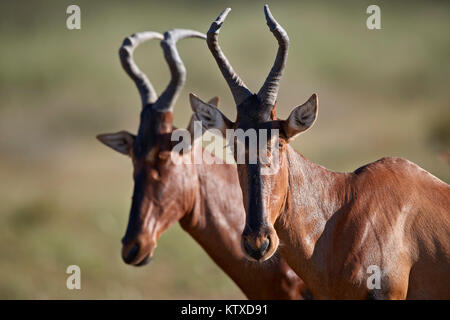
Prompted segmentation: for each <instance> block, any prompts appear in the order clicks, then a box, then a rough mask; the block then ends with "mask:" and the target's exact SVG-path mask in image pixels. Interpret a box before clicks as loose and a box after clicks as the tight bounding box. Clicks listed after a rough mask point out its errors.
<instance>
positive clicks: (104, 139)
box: [97, 131, 136, 156]
mask: <svg viewBox="0 0 450 320" xmlns="http://www.w3.org/2000/svg"><path fill="white" fill-rule="evenodd" d="M97 139H98V140H99V141H100V142H101V143H103V144H105V145H107V146H108V147H110V148H111V149H113V150H116V151H117V152H120V153H122V154H124V155H127V156H128V155H130V154H131V150H132V149H133V144H134V140H135V139H136V136H135V135H134V134H131V133H129V132H127V131H120V132H116V133H104V134H99V135H98V136H97Z"/></svg>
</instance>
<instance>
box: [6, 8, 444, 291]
mask: <svg viewBox="0 0 450 320" xmlns="http://www.w3.org/2000/svg"><path fill="white" fill-rule="evenodd" d="M265 2H269V4H270V5H271V9H272V12H273V14H274V15H275V17H276V18H277V19H278V21H279V22H280V23H281V24H282V25H283V26H284V27H285V29H286V30H287V31H288V33H289V36H290V39H291V46H290V51H289V59H288V64H287V70H286V72H285V76H284V78H283V80H282V84H281V89H280V94H279V99H278V115H279V116H280V117H286V116H287V115H288V114H289V111H290V110H291V108H293V107H294V106H296V105H299V104H301V103H303V102H304V101H305V100H306V99H307V98H308V97H309V96H310V94H311V93H313V92H317V93H318V95H319V97H320V112H319V117H318V121H317V122H316V125H315V126H314V128H313V129H312V130H310V131H308V132H307V133H305V134H304V135H302V136H301V137H300V138H298V139H296V140H295V142H294V147H295V148H296V149H297V150H299V151H300V152H301V153H303V154H304V155H305V156H306V157H307V158H309V159H311V160H313V161H315V162H317V163H320V164H322V165H324V166H326V167H328V168H330V169H333V170H337V171H353V170H354V169H356V168H357V167H359V166H360V165H362V164H364V163H368V162H371V161H374V160H377V159H379V158H381V157H382V156H386V155H391V156H400V157H405V158H408V159H409V160H411V161H413V162H415V163H417V164H418V165H420V166H421V167H423V168H424V169H426V170H428V171H430V172H431V173H433V174H434V175H436V176H437V177H439V178H441V179H442V180H444V181H445V182H447V183H448V182H449V181H450V170H449V165H448V162H447V161H448V158H449V157H448V156H446V154H447V155H448V152H449V150H450V149H449V146H450V102H449V96H450V90H449V84H450V81H449V80H450V59H449V58H450V37H449V30H450V19H449V16H450V15H449V13H450V2H448V1H420V2H419V1H417V2H415V1H339V2H338V1H326V2H325V1H312V0H310V1H298V0H297V1H277V2H275V1H265ZM374 3H376V4H378V5H379V6H380V7H381V22H382V30H376V31H370V30H368V29H367V28H366V25H365V23H366V18H367V16H368V15H367V14H366V8H367V6H368V5H370V4H374ZM70 4H78V5H79V6H80V7H81V30H73V31H70V30H67V28H66V18H67V14H66V8H67V6H68V5H70ZM263 4H264V2H263V1H245V2H244V1H226V2H225V1H223V2H220V1H200V0H198V1H170V2H169V1H164V2H163V1H160V2H155V1H145V2H144V1H126V2H125V1H95V2H94V1H2V2H1V4H0V12H1V13H0V17H1V19H0V39H1V43H2V45H1V46H2V48H1V50H0V179H1V184H0V203H1V205H0V254H1V258H0V298H8V299H15V298H23V299H36V298H37V299H46V298H62V299H71V298H117V299H120V298H167V299H170V298H188V299H189V298H192V299H195V298H206V299H208V298H237V299H240V298H243V297H244V296H243V294H242V293H241V292H240V291H239V289H237V287H236V286H235V285H234V284H233V283H232V281H231V280H229V279H228V278H227V277H226V276H225V275H224V274H223V273H222V272H221V271H220V269H219V268H218V267H217V266H215V265H214V264H213V263H212V262H211V260H210V259H209V258H208V257H207V255H206V254H205V253H204V252H203V251H202V250H201V249H200V247H199V246H198V245H197V244H196V243H195V242H194V241H193V240H192V239H191V238H190V237H189V236H188V235H187V234H186V233H184V232H183V231H182V230H181V228H180V227H179V226H178V225H176V226H173V227H172V228H170V229H169V231H167V232H166V234H164V235H163V236H162V238H161V239H160V241H159V244H158V249H157V250H156V252H155V257H154V260H153V261H152V262H151V263H150V264H149V265H148V266H146V267H143V268H134V267H130V266H127V265H125V264H124V263H123V262H122V260H121V258H120V249H121V244H120V239H121V237H122V236H123V234H124V231H125V228H126V223H127V219H128V210H129V206H130V197H131V192H132V176H131V174H132V172H131V163H130V160H129V159H127V158H126V157H123V156H120V155H118V154H117V153H114V152H112V151H111V150H109V149H108V148H106V147H104V146H102V145H100V143H98V142H97V141H96V139H95V135H96V134H98V133H104V132H112V131H118V130H121V129H126V130H129V131H132V132H135V131H136V128H137V125H138V119H139V118H138V114H139V108H140V100H139V96H138V93H137V91H136V88H135V87H134V84H133V83H132V82H131V81H130V79H129V78H128V77H127V76H126V75H125V73H124V72H123V71H122V69H121V67H120V64H119V59H118V54H117V51H118V48H119V46H120V44H121V42H122V40H123V38H124V37H125V36H128V35H130V34H132V33H134V32H137V31H144V30H154V31H160V32H164V31H166V30H168V29H171V28H175V27H177V28H192V29H196V30H199V31H203V32H206V30H207V29H208V28H209V25H210V23H211V21H212V20H213V19H215V18H216V16H217V15H218V14H219V13H220V12H221V10H223V9H224V8H225V7H227V6H231V7H232V8H233V11H232V12H231V14H230V15H229V17H228V19H227V21H226V24H225V26H224V28H223V30H222V32H221V40H220V41H221V45H222V48H223V49H224V51H225V52H226V54H227V56H228V58H229V59H230V61H231V62H232V64H233V66H234V68H235V69H236V70H237V71H238V73H239V74H240V75H241V76H242V78H243V79H244V80H245V81H246V83H247V85H248V86H249V87H250V88H253V90H257V89H258V88H259V86H260V85H261V84H262V82H263V81H264V79H265V77H266V75H267V72H268V71H269V68H270V67H271V64H272V62H273V59H274V56H275V53H276V48H277V47H276V41H275V40H274V38H273V36H272V35H271V34H270V32H269V31H268V30H267V26H266V24H265V20H264V14H263ZM178 48H179V50H180V53H181V56H182V58H183V59H184V62H185V65H186V67H187V70H188V81H187V84H186V87H185V89H184V90H183V93H182V95H181V97H180V99H179V101H178V103H177V106H176V109H175V124H176V125H177V126H179V127H185V126H186V125H187V123H188V120H189V117H190V114H191V111H190V108H189V105H188V93H189V92H195V93H196V94H198V95H199V96H200V97H203V98H205V99H207V98H209V97H212V96H214V95H220V96H221V97H222V109H223V110H224V113H225V114H227V115H228V116H229V117H230V118H231V119H234V117H235V110H234V105H233V102H232V97H231V95H230V92H229V90H228V88H227V86H226V84H225V81H224V80H223V78H222V77H221V74H220V72H219V70H218V68H217V67H216V65H215V62H214V60H213V58H212V57H211V55H210V53H209V51H208V50H207V48H206V45H205V43H204V42H202V41H201V40H198V39H191V40H184V41H182V42H180V43H179V45H178ZM135 56H136V60H137V62H138V63H139V65H140V66H141V67H142V69H143V70H145V71H146V73H147V74H148V75H149V78H150V79H151V81H152V82H153V84H154V85H155V87H156V89H157V90H158V92H161V91H162V90H163V89H164V88H165V86H166V85H167V83H168V80H169V72H168V69H167V66H166V64H165V62H164V59H163V55H162V51H161V49H160V46H159V44H158V43H157V42H150V43H148V44H145V45H143V46H142V47H141V48H139V50H137V52H136V55H135ZM70 264H76V265H79V266H80V267H81V271H82V290H78V291H77V290H73V291H70V290H67V289H66V277H67V274H66V273H65V270H66V267H67V266H68V265H70Z"/></svg>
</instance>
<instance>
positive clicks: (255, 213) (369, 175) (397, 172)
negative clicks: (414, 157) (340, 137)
mask: <svg viewBox="0 0 450 320" xmlns="http://www.w3.org/2000/svg"><path fill="white" fill-rule="evenodd" d="M229 10H230V9H227V10H225V11H224V12H222V14H221V15H220V16H219V17H218V18H217V20H216V21H215V22H213V23H212V25H211V28H210V29H209V31H208V34H207V43H208V46H209V49H210V51H211V52H212V55H213V56H214V58H215V60H216V62H217V64H218V66H219V69H220V70H221V72H222V74H223V76H224V78H225V80H226V81H227V82H228V85H229V87H230V90H231V92H232V94H233V97H234V100H235V103H236V107H237V119H236V121H235V122H232V121H230V120H229V119H227V118H226V117H225V116H224V115H223V114H222V113H221V112H220V111H219V110H218V109H217V108H216V107H214V106H213V105H211V104H208V103H204V102H202V101H201V100H200V99H198V98H197V97H196V96H194V95H191V104H192V107H193V110H194V112H195V115H196V117H197V119H198V120H202V121H203V125H204V126H205V127H206V128H216V129H220V131H221V132H225V131H226V129H237V128H240V129H243V130H246V129H278V130H279V143H278V144H276V146H275V148H272V149H270V145H271V144H270V143H268V145H267V147H266V148H265V149H264V148H260V150H261V149H264V150H266V152H265V153H264V156H265V158H266V159H268V161H267V162H265V163H263V161H261V159H260V158H261V156H260V155H259V154H258V155H257V157H258V158H257V162H256V163H255V164H248V163H246V164H239V163H238V165H237V169H238V175H239V181H240V185H241V188H242V194H243V199H244V207H245V211H246V225H245V229H244V231H243V234H242V248H243V250H244V251H245V253H246V256H247V257H248V258H249V259H251V260H257V261H265V260H267V259H269V258H270V257H271V256H272V255H273V254H274V253H275V252H276V250H277V248H278V247H279V248H280V250H279V251H280V253H281V256H282V257H283V258H285V259H286V261H287V262H288V264H289V265H290V266H291V267H292V268H293V269H294V271H295V272H296V273H297V274H298V275H299V276H300V277H301V278H302V279H303V280H304V281H305V284H306V286H307V287H308V288H310V289H311V291H312V293H313V295H314V296H315V297H318V298H325V299H330V298H331V299H335V298H338V299H365V298H376V299H405V298H408V299H417V298H419V299H421V298H427V299H449V298H450V263H449V262H450V261H449V260H450V216H449V211H450V187H449V185H448V184H446V183H444V182H442V181H441V180H439V179H438V178H436V177H434V176H433V175H431V174H430V173H428V172H426V171H425V170H423V169H421V168H420V167H418V166H417V165H415V164H413V163H411V162H409V161H408V160H405V159H400V158H383V159H380V160H378V161H376V162H373V163H370V164H368V165H365V166H363V167H361V168H359V169H357V170H356V171H354V172H352V173H338V172H333V171H329V170H327V169H326V168H324V167H322V166H319V165H317V164H314V163H312V162H311V161H309V160H307V159H305V158H304V157H303V156H302V155H301V154H299V153H297V152H296V151H295V150H294V149H293V148H292V147H290V146H289V144H288V143H289V142H290V141H291V140H292V139H293V138H294V137H296V136H297V135H298V134H300V133H301V132H304V131H305V130H307V129H308V128H310V127H311V126H312V125H313V123H314V121H315V119H316V115H317V104H318V101H317V96H316V95H315V94H314V95H313V96H312V97H311V98H310V99H309V100H308V101H307V102H306V103H304V104H303V105H301V106H299V107H296V108H295V109H294V110H293V111H292V112H291V114H290V115H289V117H288V118H287V120H279V119H277V118H276V115H275V102H276V97H277V93H278V88H279V82H280V79H281V74H282V71H283V69H284V66H285V63H286V58H287V49H288V45H289V38H288V36H287V33H286V32H285V30H283V28H282V27H281V26H280V25H279V24H278V23H277V22H276V21H275V19H274V18H273V16H272V15H271V13H270V11H269V9H268V7H267V6H266V7H265V16H266V20H267V25H268V26H269V28H270V31H271V32H272V33H273V34H274V36H275V38H276V39H277V41H278V45H279V48H278V53H277V56H276V59H275V62H274V65H273V67H272V69H271V71H270V73H269V75H268V77H267V79H266V81H265V83H264V84H263V86H262V88H261V89H260V90H259V92H258V94H252V93H251V92H250V91H249V89H247V87H246V86H245V84H244V83H243V81H242V80H241V79H240V78H239V76H238V75H237V74H236V73H235V72H234V70H233V68H232V67H231V65H230V63H229V62H228V60H227V59H226V57H225V55H224V54H223V53H222V50H221V48H220V47H219V45H218V33H219V30H220V27H221V26H222V24H223V21H224V19H225V17H226V16H227V14H228V12H229ZM258 132H259V131H258ZM259 134H260V133H259ZM235 141H236V139H235ZM245 148H246V149H245V151H246V153H247V154H248V152H249V151H248V150H249V149H248V148H249V146H248V144H247V145H246V146H245ZM267 150H269V151H267ZM274 151H276V152H278V154H279V156H278V159H277V160H274V157H273V156H272V153H273V152H274ZM235 157H236V153H235ZM270 166H274V167H278V171H277V172H276V174H273V175H264V174H262V172H263V169H265V168H266V167H270ZM275 230H276V231H275ZM280 243H282V244H283V245H282V246H279V244H280ZM374 268H379V269H378V270H379V276H380V279H379V284H380V286H379V287H378V288H373V286H369V282H370V284H371V285H373V284H374V283H373V282H371V281H372V280H373V279H371V278H370V277H371V272H372V270H375V269H374ZM373 272H375V271H373ZM369 280H370V281H369Z"/></svg>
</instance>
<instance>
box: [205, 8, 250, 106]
mask: <svg viewBox="0 0 450 320" xmlns="http://www.w3.org/2000/svg"><path fill="white" fill-rule="evenodd" d="M230 11H231V8H227V9H225V10H224V11H222V13H221V14H220V15H219V16H218V17H217V19H216V20H215V21H213V23H212V24H211V27H210V28H209V30H208V33H207V43H208V47H209V50H210V51H211V53H212V55H213V56H214V58H215V59H216V62H217V65H218V66H219V69H220V71H221V72H222V75H223V77H224V78H225V80H226V81H227V83H228V86H229V87H230V90H231V93H232V94H233V98H234V101H235V103H236V105H240V104H241V103H242V102H243V101H244V100H245V99H247V98H248V97H249V96H251V95H252V93H251V92H250V90H249V89H248V88H247V87H246V85H245V84H244V82H243V81H242V80H241V78H239V76H238V75H237V74H236V72H235V71H234V70H233V67H232V66H231V64H230V62H229V61H228V59H227V58H226V57H225V55H224V54H223V52H222V49H221V48H220V46H219V42H218V37H219V31H220V28H221V27H222V24H223V22H224V21H225V18H226V17H227V15H228V13H229V12H230Z"/></svg>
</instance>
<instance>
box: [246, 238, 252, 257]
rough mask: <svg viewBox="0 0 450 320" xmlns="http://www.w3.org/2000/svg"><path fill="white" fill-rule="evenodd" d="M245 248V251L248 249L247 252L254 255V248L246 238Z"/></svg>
mask: <svg viewBox="0 0 450 320" xmlns="http://www.w3.org/2000/svg"><path fill="white" fill-rule="evenodd" d="M244 249H245V251H247V253H248V254H249V255H250V256H252V253H253V251H254V250H253V248H252V247H251V246H250V244H249V243H248V241H247V240H246V239H245V240H244Z"/></svg>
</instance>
